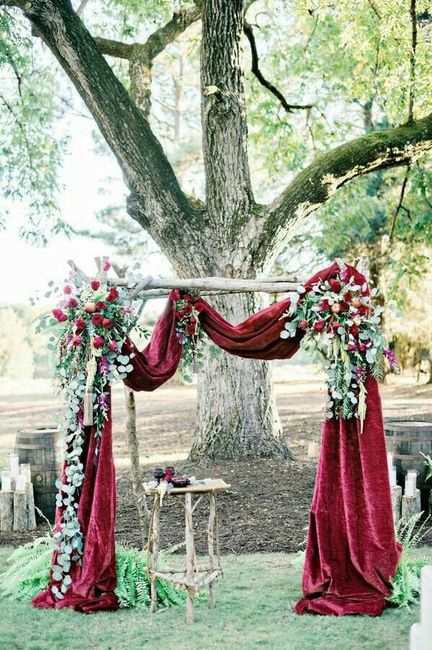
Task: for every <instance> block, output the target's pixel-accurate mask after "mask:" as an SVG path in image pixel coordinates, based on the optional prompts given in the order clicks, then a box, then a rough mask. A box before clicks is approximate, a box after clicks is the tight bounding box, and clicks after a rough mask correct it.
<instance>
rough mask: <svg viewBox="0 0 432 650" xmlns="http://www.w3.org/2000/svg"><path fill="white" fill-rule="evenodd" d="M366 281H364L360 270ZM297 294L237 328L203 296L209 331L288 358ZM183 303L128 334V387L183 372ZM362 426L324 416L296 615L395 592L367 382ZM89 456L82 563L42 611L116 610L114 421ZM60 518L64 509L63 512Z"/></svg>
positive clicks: (378, 427) (363, 607) (380, 445)
mask: <svg viewBox="0 0 432 650" xmlns="http://www.w3.org/2000/svg"><path fill="white" fill-rule="evenodd" d="M349 271H350V274H353V275H355V276H356V280H357V282H359V283H363V282H364V277H363V276H361V275H360V274H359V273H358V271H356V270H355V269H353V268H351V267H350V268H349ZM338 272H339V267H338V266H337V265H336V264H333V265H331V266H330V267H328V268H326V269H324V270H322V271H320V272H319V273H317V274H315V275H314V276H313V277H312V278H310V280H309V281H308V282H307V283H306V285H305V287H306V289H307V290H308V289H310V287H311V286H312V285H313V284H314V283H315V282H317V281H318V280H319V279H321V280H325V279H329V278H330V277H332V276H333V275H335V274H336V273H338ZM288 306H289V300H288V299H287V300H284V301H281V302H279V303H275V304H273V305H271V306H270V307H267V308H266V309H263V310H261V311H260V312H258V313H257V314H254V315H252V316H250V317H249V318H247V319H246V320H245V321H243V322H242V323H240V324H238V325H231V324H230V323H228V322H227V321H226V320H225V319H224V318H222V317H221V316H220V315H219V314H218V313H217V312H216V311H215V310H214V309H213V308H212V307H211V306H210V305H209V304H208V303H207V302H206V301H205V300H203V299H199V300H198V302H197V303H196V308H197V309H198V310H199V319H200V322H201V325H202V327H203V328H204V330H205V332H206V333H207V335H208V336H209V337H210V338H211V339H212V341H213V342H214V343H215V344H216V345H218V346H219V347H221V348H222V349H224V350H226V351H227V352H229V353H231V354H234V355H237V356H241V357H248V358H254V359H267V360H270V359H287V358H290V357H291V356H293V354H294V353H295V352H296V351H297V350H298V347H299V345H300V340H301V335H300V334H298V335H297V336H296V337H294V338H291V339H281V338H280V331H281V321H280V318H281V316H282V315H283V313H284V312H285V311H286V310H287V308H288ZM175 327H176V320H175V303H174V301H173V300H172V299H171V298H170V299H169V300H168V302H167V305H166V308H165V310H164V312H163V314H162V315H161V317H160V318H159V320H158V322H157V324H156V326H155V328H154V331H153V335H152V338H151V341H150V343H149V345H148V346H147V347H146V348H145V350H144V351H142V352H139V351H138V350H137V348H136V347H135V345H134V344H133V343H132V342H131V341H130V340H128V341H127V342H126V344H125V348H124V351H125V352H128V353H132V354H133V359H132V365H133V367H134V369H133V371H132V373H130V374H129V375H128V378H127V379H126V380H125V384H126V385H127V386H129V387H130V388H132V389H133V390H144V391H152V390H155V389H156V388H158V387H159V386H161V385H162V384H163V383H164V382H166V381H167V380H168V379H169V378H170V377H172V376H173V374H174V373H175V371H176V369H177V366H178V364H179V362H180V358H181V351H182V348H181V344H180V343H179V341H178V338H177V335H176V330H175ZM367 390H368V395H367V416H366V421H365V426H364V432H363V433H360V432H359V427H358V424H357V421H356V420H348V421H344V420H326V422H325V424H324V429H323V440H322V449H321V456H320V460H319V465H318V472H317V481H316V486H315V492H314V497H313V502H312V507H311V513H310V528H309V536H308V542H307V549H306V563H305V568H304V575H303V591H304V596H305V597H304V598H303V599H302V600H301V601H299V603H297V605H296V611H297V612H298V613H300V614H301V613H304V612H307V611H309V612H316V613H320V614H338V615H343V614H369V615H378V614H380V613H381V612H382V610H383V608H384V606H385V597H386V596H387V595H389V593H390V578H391V577H392V576H393V575H394V574H395V571H396V566H397V562H398V559H399V554H400V549H399V546H398V544H397V542H396V540H395V533H394V525H393V518H392V510H391V502H390V488H389V481H388V478H387V472H386V467H387V462H386V455H385V441H384V432H383V425H382V416H381V403H380V398H379V394H378V387H377V384H376V382H375V380H373V379H372V378H368V382H367ZM88 439H89V440H90V442H89V446H88V449H87V450H85V451H84V452H83V453H84V454H85V455H86V475H85V482H84V486H83V491H82V495H81V499H80V506H79V518H80V522H81V528H82V530H83V532H84V536H85V547H84V556H83V560H82V566H76V567H74V574H73V576H72V577H73V585H72V587H71V588H70V589H69V591H68V593H67V595H66V598H65V599H64V600H62V601H60V602H55V600H54V599H53V597H52V596H51V592H50V591H49V590H47V591H45V592H43V593H42V594H40V595H39V596H37V597H36V598H35V600H34V604H35V605H36V606H38V607H65V606H69V607H74V608H76V609H80V610H82V611H86V612H87V611H95V610H97V609H115V608H116V607H117V600H116V597H115V595H114V593H113V588H114V586H115V546H114V524H115V521H114V516H115V474H114V466H113V460H112V448H111V447H112V441H111V420H109V421H108V422H107V423H106V427H105V430H104V432H103V436H102V446H101V451H100V454H99V458H98V459H97V460H95V458H94V453H93V451H94V442H93V441H94V436H93V435H92V430H91V429H90V430H89V431H88ZM58 516H60V513H58Z"/></svg>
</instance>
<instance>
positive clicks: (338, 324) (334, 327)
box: [332, 323, 341, 332]
mask: <svg viewBox="0 0 432 650" xmlns="http://www.w3.org/2000/svg"><path fill="white" fill-rule="evenodd" d="M339 327H341V324H340V323H333V325H332V330H333V332H337V331H338V329H339Z"/></svg>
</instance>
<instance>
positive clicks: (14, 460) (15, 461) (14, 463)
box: [9, 454, 19, 478]
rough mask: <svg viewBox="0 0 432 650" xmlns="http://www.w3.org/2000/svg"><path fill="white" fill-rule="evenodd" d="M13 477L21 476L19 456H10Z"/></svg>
mask: <svg viewBox="0 0 432 650" xmlns="http://www.w3.org/2000/svg"><path fill="white" fill-rule="evenodd" d="M9 458H10V471H11V477H12V478H17V476H18V474H19V457H18V454H9Z"/></svg>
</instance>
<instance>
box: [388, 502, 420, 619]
mask: <svg viewBox="0 0 432 650" xmlns="http://www.w3.org/2000/svg"><path fill="white" fill-rule="evenodd" d="M422 514H423V513H420V514H418V515H413V516H412V517H410V519H409V520H408V521H406V522H404V521H403V520H400V521H399V522H398V523H397V524H396V534H397V538H398V540H399V542H400V543H401V544H402V556H401V559H400V562H399V565H398V568H397V571H396V575H395V577H394V578H393V580H392V594H391V596H390V597H389V598H388V601H389V602H390V603H392V604H393V605H396V606H397V607H408V606H409V605H413V604H415V603H417V602H418V601H419V598H420V572H421V569H422V567H423V566H425V565H426V564H430V559H429V558H426V557H421V558H415V559H413V558H410V552H412V551H413V550H414V549H415V548H416V546H418V544H419V542H420V541H421V539H422V537H424V535H425V532H424V527H425V523H426V522H424V523H423V524H422V525H421V526H420V527H419V529H418V530H417V532H414V531H415V528H416V526H417V525H418V523H419V521H420V518H421V516H422Z"/></svg>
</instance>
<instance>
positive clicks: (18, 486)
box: [15, 474, 26, 492]
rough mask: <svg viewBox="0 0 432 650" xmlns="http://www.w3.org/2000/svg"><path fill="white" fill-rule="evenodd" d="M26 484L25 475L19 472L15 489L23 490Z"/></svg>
mask: <svg viewBox="0 0 432 650" xmlns="http://www.w3.org/2000/svg"><path fill="white" fill-rule="evenodd" d="M25 486H26V477H25V476H24V475H23V474H19V475H18V476H17V479H16V486H15V490H16V491H17V492H25Z"/></svg>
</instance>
